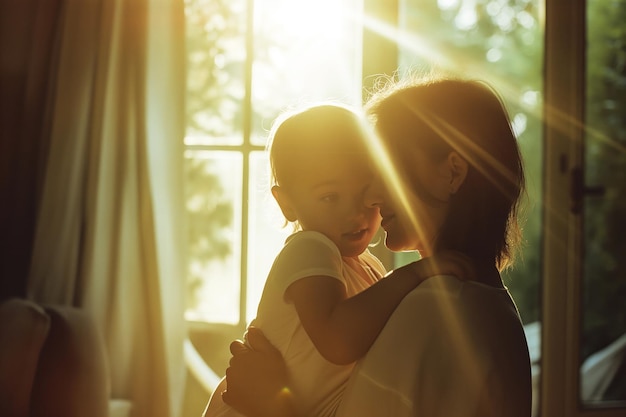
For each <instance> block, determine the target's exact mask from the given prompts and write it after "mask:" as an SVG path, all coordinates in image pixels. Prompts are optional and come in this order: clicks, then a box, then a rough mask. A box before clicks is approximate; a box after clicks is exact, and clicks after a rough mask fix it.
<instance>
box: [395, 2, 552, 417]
mask: <svg viewBox="0 0 626 417" xmlns="http://www.w3.org/2000/svg"><path fill="white" fill-rule="evenodd" d="M542 5H543V2H541V1H539V0H508V1H493V0H472V1H467V0H446V1H443V0H401V1H400V16H399V25H400V29H401V32H402V34H403V38H402V39H401V40H400V70H401V73H404V72H405V71H412V72H418V73H419V72H424V71H427V70H429V69H431V68H435V69H441V70H445V71H447V72H452V73H454V74H458V75H460V76H464V77H474V78H477V79H482V80H485V81H487V82H489V83H491V84H492V85H493V86H494V87H495V88H496V89H497V90H498V92H499V93H500V94H501V95H502V97H503V99H504V101H505V104H506V106H507V110H508V111H509V114H510V116H511V119H512V124H513V127H514V130H515V132H516V134H517V137H518V140H519V144H520V147H521V149H522V153H523V157H524V163H525V168H526V176H527V186H528V199H529V205H528V210H527V220H526V224H525V227H524V240H525V242H526V245H525V247H524V249H523V254H522V255H521V256H520V259H519V260H518V262H517V263H516V265H515V268H514V269H512V270H509V271H507V272H506V273H505V274H504V276H503V278H504V281H505V284H506V285H507V286H508V288H509V290H510V291H511V293H512V295H513V297H514V299H515V301H516V303H517V305H518V307H519V310H520V314H521V316H522V320H523V321H524V324H525V329H526V333H527V337H528V342H529V350H530V353H531V360H532V361H533V385H534V386H533V389H534V394H533V400H534V404H533V408H534V410H535V411H534V412H535V415H536V413H537V407H538V403H537V399H538V396H539V395H538V392H539V391H538V389H539V386H538V382H539V371H540V370H539V364H540V351H541V350H540V339H539V338H540V334H541V332H540V319H541V317H540V297H539V294H540V293H539V288H540V282H541V251H540V249H541V205H542V204H541V195H542V189H541V183H542V170H543V168H542V167H543V153H542V150H543V143H542V121H541V119H540V116H541V114H542V94H541V93H542V91H543V77H542V70H543V23H542V21H541V19H540V16H542V15H543V10H542V7H543V6H542ZM410 259H411V258H407V257H406V256H405V257H404V258H398V260H397V261H398V262H407V261H408V260H410Z"/></svg>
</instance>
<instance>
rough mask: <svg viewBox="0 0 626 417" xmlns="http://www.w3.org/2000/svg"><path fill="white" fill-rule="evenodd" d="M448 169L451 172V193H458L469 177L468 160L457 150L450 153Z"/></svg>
mask: <svg viewBox="0 0 626 417" xmlns="http://www.w3.org/2000/svg"><path fill="white" fill-rule="evenodd" d="M448 169H449V172H450V194H456V192H457V191H458V190H459V188H460V187H461V185H462V184H463V182H465V178H466V177H467V170H468V164H467V161H466V160H465V159H464V158H463V157H461V155H459V154H458V153H456V152H450V154H449V155H448Z"/></svg>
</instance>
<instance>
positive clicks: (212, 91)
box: [185, 0, 246, 145]
mask: <svg viewBox="0 0 626 417" xmlns="http://www.w3.org/2000/svg"><path fill="white" fill-rule="evenodd" d="M245 5H246V0H228V1H223V0H204V1H202V0H185V15H186V30H187V38H186V41H187V45H186V46H187V103H186V105H187V134H186V138H185V143H186V144H188V145H192V144H205V145H239V144H241V143H242V135H241V133H240V132H242V109H243V106H242V104H241V103H242V101H243V97H244V92H245V89H244V80H245V76H244V75H245V74H244V70H245V60H246V49H245V33H246V26H245V25H246V8H245Z"/></svg>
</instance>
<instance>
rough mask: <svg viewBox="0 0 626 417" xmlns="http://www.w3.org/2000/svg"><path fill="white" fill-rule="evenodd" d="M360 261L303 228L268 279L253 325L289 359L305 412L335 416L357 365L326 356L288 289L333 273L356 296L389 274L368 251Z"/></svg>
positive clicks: (222, 411) (223, 411)
mask: <svg viewBox="0 0 626 417" xmlns="http://www.w3.org/2000/svg"><path fill="white" fill-rule="evenodd" d="M358 260H359V265H360V268H353V267H352V266H351V265H349V264H348V263H346V262H344V261H343V259H342V257H341V254H340V252H339V249H338V248H337V246H336V245H335V244H334V243H333V242H332V241H331V240H330V239H328V238H327V237H326V236H325V235H323V234H322V233H318V232H313V231H301V232H297V233H294V234H293V235H291V236H289V237H288V238H287V240H286V242H285V246H284V247H283V249H282V250H281V252H280V253H279V254H278V256H277V257H276V259H275V260H274V263H273V265H272V268H271V270H270V273H269V275H268V278H267V281H266V283H265V287H264V289H263V294H262V296H261V300H260V302H259V307H258V310H257V316H256V318H255V319H254V320H253V321H252V323H251V324H252V325H254V326H256V327H258V328H259V329H261V330H262V331H263V333H264V334H265V336H266V337H267V338H268V339H269V341H270V342H271V343H272V344H273V345H274V346H276V348H278V349H279V350H280V352H281V353H282V355H283V358H285V362H286V364H287V368H288V370H289V372H290V374H291V375H290V376H291V382H292V386H291V388H292V390H293V392H294V396H295V398H298V399H299V400H300V401H302V402H301V403H299V404H298V405H297V406H298V408H299V410H300V411H301V413H302V415H307V416H311V417H322V416H332V415H334V414H335V411H336V408H337V406H338V404H339V402H340V400H341V395H342V393H343V389H344V387H345V384H346V382H347V381H348V378H349V377H350V374H351V372H352V369H353V368H354V364H351V365H345V366H344V365H335V364H333V363H331V362H329V361H327V360H326V359H324V358H323V357H322V355H321V354H320V353H319V352H318V351H317V349H316V348H315V346H314V345H313V342H312V341H311V339H310V338H309V336H308V335H307V334H306V331H305V330H304V328H303V327H302V324H301V323H300V319H299V317H298V313H297V312H296V309H295V307H294V305H293V304H292V303H291V302H290V301H289V300H286V299H285V291H286V290H287V288H288V287H289V286H290V285H291V284H293V283H294V282H295V281H297V280H299V279H302V278H306V277H310V276H328V277H332V278H336V279H338V280H340V281H341V282H343V283H344V285H345V286H346V293H347V295H348V297H351V296H353V295H356V294H358V293H359V292H361V291H363V290H364V289H366V288H369V287H370V286H371V285H372V284H374V283H375V282H376V281H378V280H379V279H380V278H382V277H383V276H384V275H385V268H384V266H383V265H382V263H381V262H380V261H379V260H378V259H377V258H376V257H375V256H374V255H372V254H371V253H370V252H369V251H367V250H366V251H365V252H364V253H362V254H361V255H359V257H358ZM219 389H223V388H222V387H220V388H219ZM214 401H215V402H217V403H221V396H219V395H216V396H215V398H212V399H211V403H213V402H214ZM209 410H211V411H210V412H208V413H207V414H206V416H207V417H209V416H210V417H216V416H239V415H240V414H238V413H237V412H236V411H235V410H234V409H232V408H230V407H228V406H227V405H225V404H223V403H222V404H220V405H219V406H218V407H217V406H215V404H211V405H210V406H209ZM215 410H217V411H215Z"/></svg>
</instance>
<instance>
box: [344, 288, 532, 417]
mask: <svg viewBox="0 0 626 417" xmlns="http://www.w3.org/2000/svg"><path fill="white" fill-rule="evenodd" d="M530 415H531V375H530V359H529V355H528V348H527V344H526V338H525V335H524V330H523V326H522V323H521V321H520V318H519V313H518V311H517V308H516V306H515V304H514V302H513V300H512V298H511V296H510V294H509V292H508V290H506V289H498V288H494V287H490V286H487V285H483V284H480V283H476V282H471V281H467V282H461V281H459V280H458V279H456V278H455V277H450V276H437V277H431V278H429V279H428V280H426V281H425V282H423V283H422V284H420V285H419V286H418V287H417V288H416V289H415V290H413V291H412V292H411V293H410V294H408V295H407V296H406V297H405V298H404V300H403V301H402V302H401V303H400V305H399V306H398V308H397V309H396V310H395V312H394V313H393V315H392V316H391V317H390V319H389V320H388V322H387V324H386V326H385V327H384V329H383V331H382V332H381V333H380V335H379V336H378V338H377V339H376V341H375V342H374V344H373V345H372V347H371V348H370V350H369V352H368V353H367V355H366V356H365V357H364V358H362V359H361V360H360V361H359V363H358V365H357V366H356V367H355V369H354V373H353V375H352V377H351V379H350V381H349V382H348V385H347V387H346V389H345V392H344V396H343V401H342V403H341V405H340V407H339V409H338V411H337V414H336V416H337V417H369V416H371V417H381V416H393V417H405V416H407V417H408V416H412V417H479V416H480V417H485V416H502V417H529V416H530Z"/></svg>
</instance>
